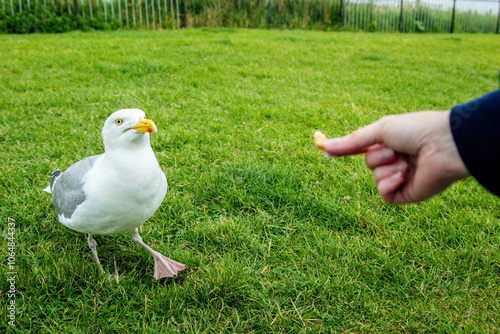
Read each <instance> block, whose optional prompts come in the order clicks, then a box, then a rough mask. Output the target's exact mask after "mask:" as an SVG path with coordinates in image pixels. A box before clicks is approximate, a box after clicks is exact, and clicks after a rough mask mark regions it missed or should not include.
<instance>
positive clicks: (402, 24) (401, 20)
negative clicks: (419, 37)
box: [399, 0, 404, 32]
mask: <svg viewBox="0 0 500 334" xmlns="http://www.w3.org/2000/svg"><path fill="white" fill-rule="evenodd" d="M399 32H404V23H403V0H401V11H400V12H399Z"/></svg>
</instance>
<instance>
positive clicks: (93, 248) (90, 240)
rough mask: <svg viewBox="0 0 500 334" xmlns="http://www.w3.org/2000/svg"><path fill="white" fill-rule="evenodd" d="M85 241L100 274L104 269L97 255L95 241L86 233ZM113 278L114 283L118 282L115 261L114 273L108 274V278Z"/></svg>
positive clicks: (110, 279)
mask: <svg viewBox="0 0 500 334" xmlns="http://www.w3.org/2000/svg"><path fill="white" fill-rule="evenodd" d="M87 242H88V244H89V247H90V250H91V251H92V255H93V256H94V261H95V263H96V264H97V267H99V273H100V274H101V275H102V274H104V273H105V272H104V269H103V268H102V265H101V261H99V257H98V256H97V247H96V246H97V242H95V240H94V238H92V235H91V234H88V237H87ZM113 279H114V280H115V281H116V283H118V271H117V270H116V261H115V274H114V275H108V280H109V281H112V280H113Z"/></svg>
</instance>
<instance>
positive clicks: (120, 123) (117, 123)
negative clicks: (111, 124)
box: [115, 118, 123, 125]
mask: <svg viewBox="0 0 500 334" xmlns="http://www.w3.org/2000/svg"><path fill="white" fill-rule="evenodd" d="M115 124H116V125H122V124H123V119H121V118H117V119H115Z"/></svg>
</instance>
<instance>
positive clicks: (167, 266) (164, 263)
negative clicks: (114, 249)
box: [132, 229, 187, 280]
mask: <svg viewBox="0 0 500 334" xmlns="http://www.w3.org/2000/svg"><path fill="white" fill-rule="evenodd" d="M132 241H134V242H135V243H136V244H138V245H139V246H141V247H142V248H144V249H145V250H147V251H148V252H149V253H150V254H151V255H153V260H154V263H155V269H154V275H153V278H154V279H155V280H158V279H160V278H163V277H177V272H178V271H181V270H184V269H186V267H187V266H186V265H185V264H182V263H179V262H176V261H174V260H171V259H169V258H167V257H165V256H163V255H161V254H160V253H158V252H156V251H154V250H152V249H151V248H150V247H149V246H148V245H146V244H145V243H144V242H143V241H142V238H141V236H140V235H139V232H138V231H137V229H135V230H134V232H133V233H132Z"/></svg>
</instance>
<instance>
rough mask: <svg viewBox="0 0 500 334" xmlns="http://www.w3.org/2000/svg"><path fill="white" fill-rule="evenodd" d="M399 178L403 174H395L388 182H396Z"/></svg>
mask: <svg viewBox="0 0 500 334" xmlns="http://www.w3.org/2000/svg"><path fill="white" fill-rule="evenodd" d="M401 176H403V173H402V172H397V173H396V174H394V175H392V176H391V177H390V178H389V180H391V181H396V180H398V179H400V178H401Z"/></svg>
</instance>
